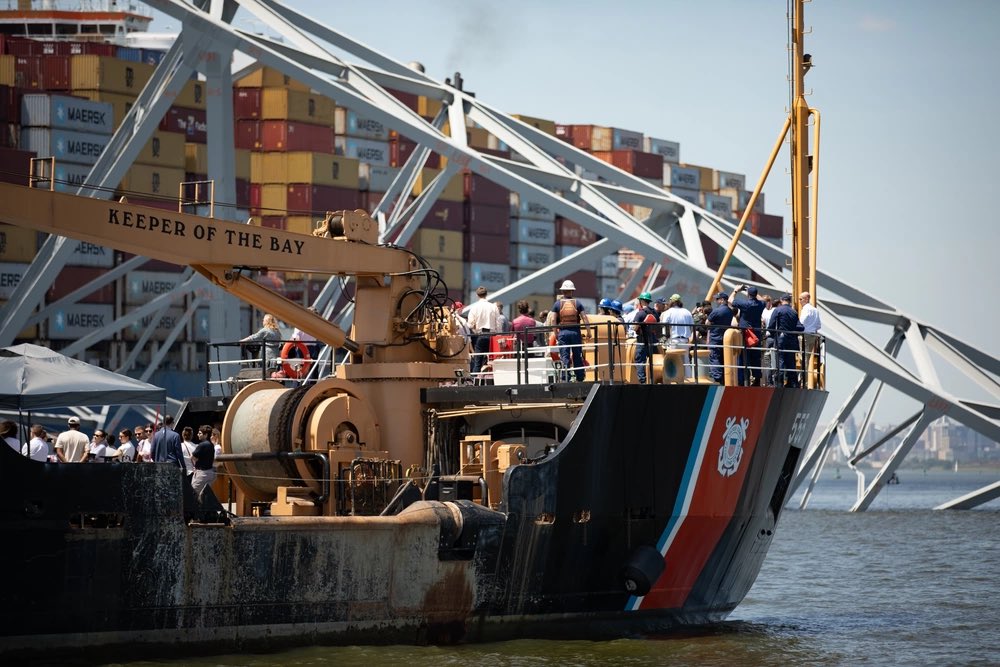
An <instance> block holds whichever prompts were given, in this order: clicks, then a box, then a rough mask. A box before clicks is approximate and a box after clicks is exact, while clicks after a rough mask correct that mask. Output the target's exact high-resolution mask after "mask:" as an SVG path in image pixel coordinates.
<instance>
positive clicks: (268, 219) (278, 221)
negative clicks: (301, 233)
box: [252, 215, 287, 229]
mask: <svg viewBox="0 0 1000 667" xmlns="http://www.w3.org/2000/svg"><path fill="white" fill-rule="evenodd" d="M252 224H255V225H258V226H260V227H267V228H269V229H287V226H286V225H285V216H283V215H263V216H256V217H254V218H253V223H252Z"/></svg>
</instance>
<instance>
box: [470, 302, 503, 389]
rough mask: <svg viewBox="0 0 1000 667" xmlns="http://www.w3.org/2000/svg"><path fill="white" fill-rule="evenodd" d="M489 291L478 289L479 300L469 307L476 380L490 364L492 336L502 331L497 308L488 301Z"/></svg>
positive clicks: (472, 366)
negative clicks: (484, 367)
mask: <svg viewBox="0 0 1000 667" xmlns="http://www.w3.org/2000/svg"><path fill="white" fill-rule="evenodd" d="M487 294H489V291H488V290H487V289H486V288H485V287H483V286H482V285H480V286H479V287H477V288H476V297H477V300H476V302H475V303H474V304H472V305H471V306H469V314H468V316H467V317H466V321H468V323H469V330H470V331H471V332H472V353H473V354H472V361H471V363H470V370H471V372H472V377H473V378H475V377H476V376H477V375H478V374H479V373H480V372H481V371H482V370H483V366H485V365H486V364H487V363H488V359H487V357H488V356H489V353H490V334H491V333H498V332H499V331H500V322H499V315H500V312H499V311H498V310H497V307H496V306H494V305H493V304H492V303H490V302H489V301H487V300H486V295H487Z"/></svg>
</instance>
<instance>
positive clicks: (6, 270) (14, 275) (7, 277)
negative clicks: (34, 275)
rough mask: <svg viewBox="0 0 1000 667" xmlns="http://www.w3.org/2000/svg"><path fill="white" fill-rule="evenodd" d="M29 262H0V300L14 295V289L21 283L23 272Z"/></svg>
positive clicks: (5, 299)
mask: <svg viewBox="0 0 1000 667" xmlns="http://www.w3.org/2000/svg"><path fill="white" fill-rule="evenodd" d="M29 266H30V264H24V263H20V262H19V263H16V264H14V263H11V264H8V263H6V262H0V301H7V300H8V299H10V298H11V296H13V295H14V290H15V289H17V286H18V285H20V284H21V279H22V278H24V272H25V271H27V270H28V267H29Z"/></svg>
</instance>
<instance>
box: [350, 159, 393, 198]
mask: <svg viewBox="0 0 1000 667" xmlns="http://www.w3.org/2000/svg"><path fill="white" fill-rule="evenodd" d="M399 169H400V168H399V167H387V166H382V165H372V164H365V163H364V162H362V163H361V164H360V165H358V179H359V181H360V189H361V190H371V191H372V192H385V191H387V190H388V189H389V186H390V185H392V182H393V181H394V180H396V176H398V175H399Z"/></svg>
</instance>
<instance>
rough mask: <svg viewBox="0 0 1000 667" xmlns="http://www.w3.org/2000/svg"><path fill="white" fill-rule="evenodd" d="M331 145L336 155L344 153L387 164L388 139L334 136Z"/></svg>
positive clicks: (371, 161) (360, 158)
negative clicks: (376, 139)
mask: <svg viewBox="0 0 1000 667" xmlns="http://www.w3.org/2000/svg"><path fill="white" fill-rule="evenodd" d="M333 146H334V150H335V151H336V153H337V155H344V156H346V157H351V158H354V159H355V160H359V161H361V162H367V163H368V164H372V165H379V166H383V167H388V166H389V142H388V141H373V140H371V139H358V138H357V137H335V138H334V143H333ZM373 189H375V188H373Z"/></svg>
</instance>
